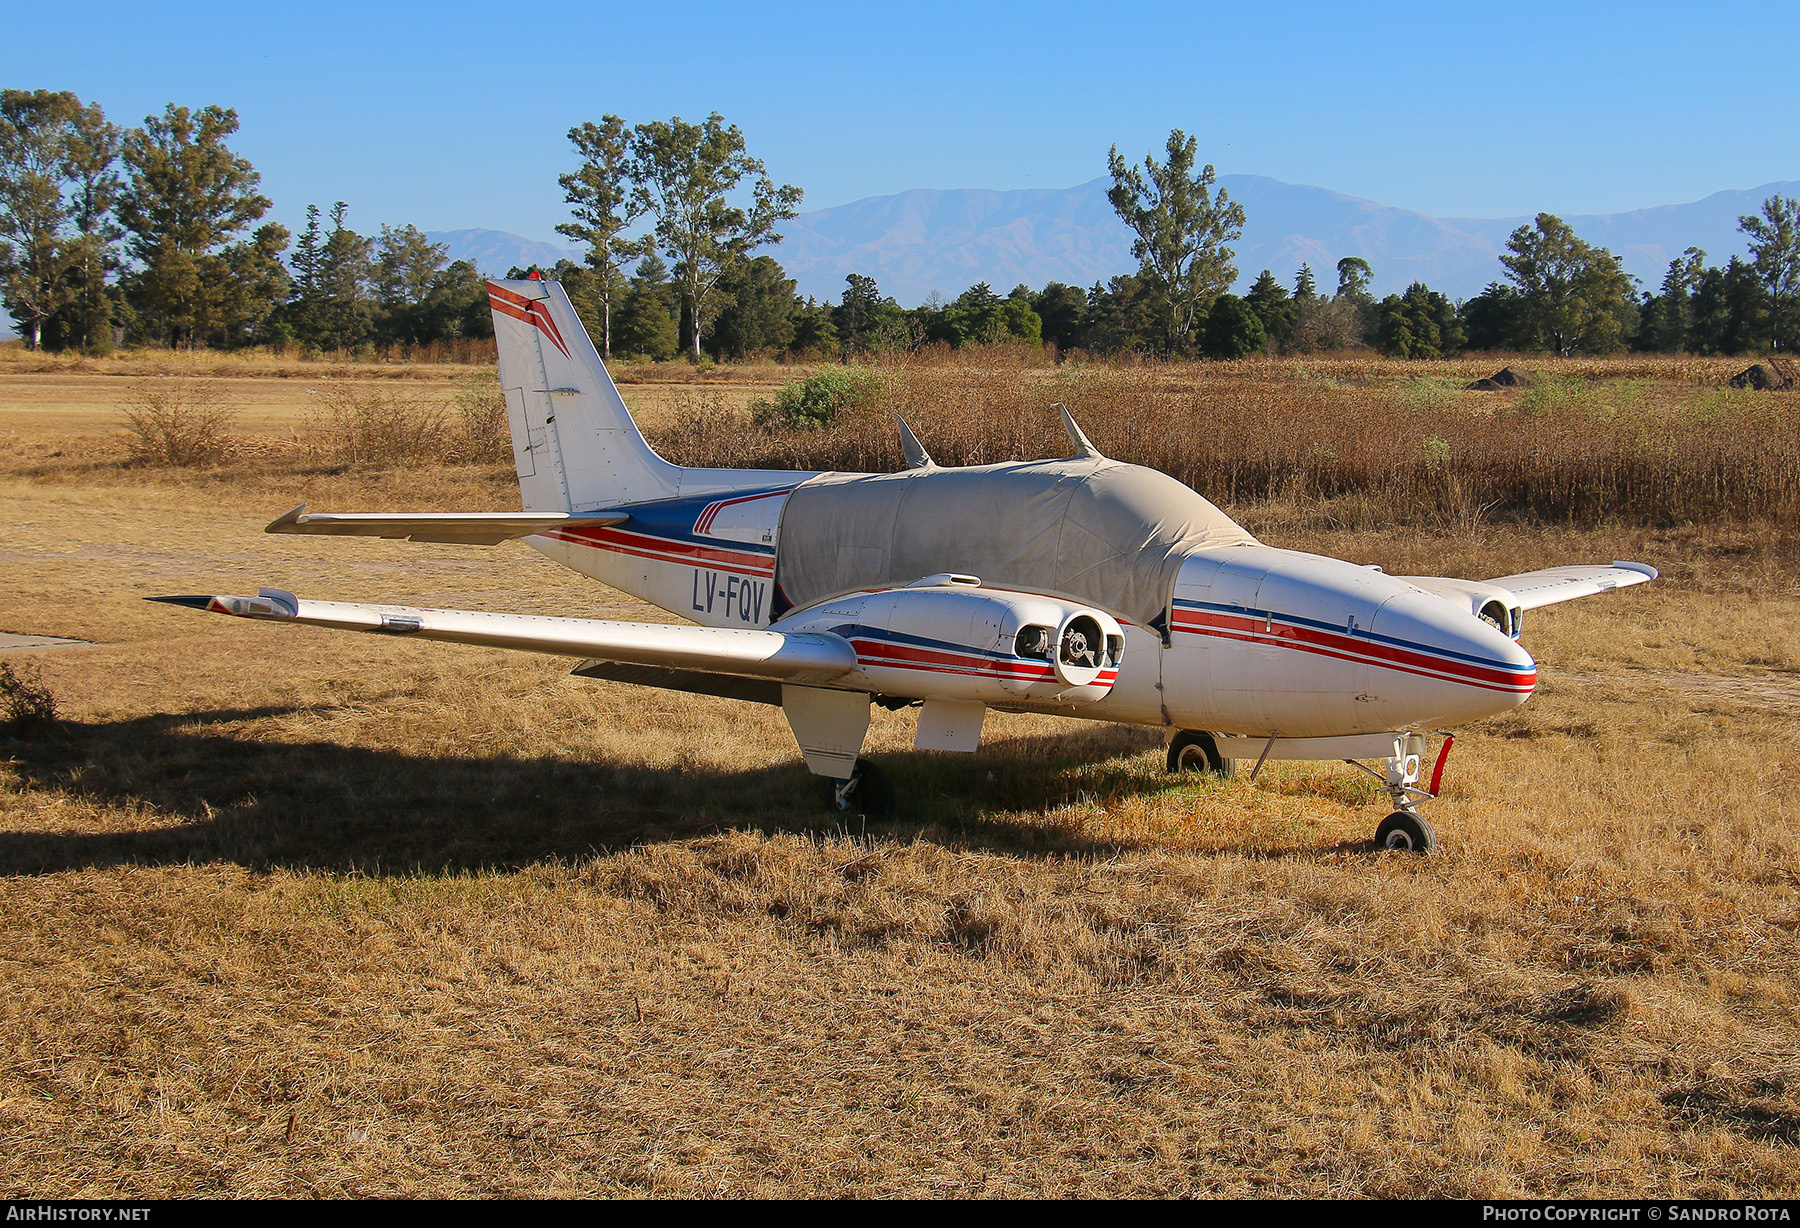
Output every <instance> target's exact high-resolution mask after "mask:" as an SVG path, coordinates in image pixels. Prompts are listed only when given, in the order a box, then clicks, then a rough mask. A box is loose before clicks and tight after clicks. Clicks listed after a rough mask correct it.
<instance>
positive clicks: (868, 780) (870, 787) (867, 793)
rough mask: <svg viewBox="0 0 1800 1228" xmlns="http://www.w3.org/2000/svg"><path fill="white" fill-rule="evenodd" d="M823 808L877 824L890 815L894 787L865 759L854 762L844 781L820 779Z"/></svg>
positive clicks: (827, 778)
mask: <svg viewBox="0 0 1800 1228" xmlns="http://www.w3.org/2000/svg"><path fill="white" fill-rule="evenodd" d="M820 781H821V783H822V784H823V785H824V786H825V804H826V806H827V807H828V808H830V809H832V810H836V811H838V812H840V813H842V814H860V815H862V816H863V817H864V818H868V819H874V820H875V821H877V822H880V821H881V820H883V819H887V818H890V817H891V816H892V815H893V813H894V786H893V784H892V783H891V782H889V780H888V777H887V773H886V772H884V771H882V770H881V769H880V768H878V767H876V766H875V765H874V764H873V763H871V762H869V760H867V759H858V760H857V761H856V767H855V769H854V770H853V771H852V772H851V773H850V778H849V779H848V780H833V779H831V778H830V777H821V778H820Z"/></svg>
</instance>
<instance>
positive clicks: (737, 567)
mask: <svg viewBox="0 0 1800 1228" xmlns="http://www.w3.org/2000/svg"><path fill="white" fill-rule="evenodd" d="M539 536H542V537H550V538H554V539H555V540H557V541H561V542H567V543H569V544H570V545H574V546H587V547H590V548H592V549H595V550H605V551H608V552H610V553H613V554H628V555H631V556H632V557H634V558H642V559H655V560H656V561H658V562H663V563H686V564H689V565H698V564H707V565H709V566H712V567H714V568H716V569H717V570H719V571H728V572H736V573H737V574H739V575H747V576H751V577H754V578H755V579H759V580H767V579H770V578H771V577H773V576H774V574H775V560H774V559H773V558H771V557H770V556H769V555H766V554H751V553H748V552H743V551H736V550H726V549H724V548H722V547H718V546H699V545H691V544H689V543H687V542H672V541H668V540H666V539H664V538H660V537H647V536H644V535H642V534H638V533H625V532H622V531H620V530H618V529H602V528H592V529H550V530H548V531H546V532H544V533H542V534H540V535H539Z"/></svg>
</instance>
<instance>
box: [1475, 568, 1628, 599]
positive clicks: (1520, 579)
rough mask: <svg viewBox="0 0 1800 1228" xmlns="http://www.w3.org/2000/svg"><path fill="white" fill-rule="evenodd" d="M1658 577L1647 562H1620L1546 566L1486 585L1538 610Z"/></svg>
mask: <svg viewBox="0 0 1800 1228" xmlns="http://www.w3.org/2000/svg"><path fill="white" fill-rule="evenodd" d="M1657 574H1658V573H1657V570H1656V568H1654V567H1651V566H1649V565H1648V564H1646V563H1627V562H1623V561H1616V562H1614V563H1613V565H1612V566H1610V567H1602V566H1598V565H1585V566H1575V567H1546V568H1544V569H1543V570H1542V571H1527V572H1522V573H1520V574H1519V575H1516V576H1501V577H1499V578H1498V579H1495V580H1485V581H1483V583H1484V584H1491V585H1493V586H1494V587H1495V588H1500V589H1505V590H1506V591H1507V592H1508V593H1511V594H1512V595H1513V597H1514V598H1515V599H1516V600H1517V601H1518V603H1519V606H1520V607H1521V608H1522V609H1526V610H1535V609H1537V608H1538V607H1539V606H1545V605H1555V604H1556V603H1557V602H1559V601H1573V600H1575V598H1577V597H1591V596H1593V595H1594V594H1595V593H1606V592H1611V591H1612V590H1613V589H1615V588H1625V587H1627V586H1629V585H1632V584H1643V583H1645V582H1646V581H1649V580H1654V579H1656V577H1657Z"/></svg>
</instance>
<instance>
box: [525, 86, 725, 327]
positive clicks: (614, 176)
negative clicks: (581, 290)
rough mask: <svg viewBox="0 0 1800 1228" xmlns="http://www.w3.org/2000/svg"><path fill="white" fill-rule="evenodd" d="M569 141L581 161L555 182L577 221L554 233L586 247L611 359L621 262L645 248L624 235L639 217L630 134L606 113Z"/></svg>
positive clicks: (642, 242) (577, 130) (642, 240)
mask: <svg viewBox="0 0 1800 1228" xmlns="http://www.w3.org/2000/svg"><path fill="white" fill-rule="evenodd" d="M734 131H735V130H734ZM569 140H570V141H571V142H572V143H573V144H574V146H575V150H576V152H577V153H579V154H580V155H581V156H582V159H583V161H582V163H581V166H580V168H579V169H578V170H575V171H573V172H571V173H570V174H567V175H562V176H559V177H558V178H557V181H556V182H557V183H559V184H560V185H562V189H563V193H564V195H563V199H564V200H566V201H568V202H569V203H570V204H571V205H573V206H575V207H574V208H573V209H572V210H571V211H570V212H572V213H573V214H574V215H575V220H574V221H573V222H564V223H562V224H561V225H560V226H558V227H557V228H556V233H557V234H560V235H567V236H568V237H569V238H571V239H579V240H580V241H581V242H583V243H586V244H587V245H588V254H587V262H588V267H589V268H590V269H592V270H593V272H594V279H593V289H592V297H593V300H594V305H595V306H596V307H597V308H598V310H599V317H600V356H601V357H602V358H611V357H612V313H613V306H614V303H615V301H616V300H617V299H618V297H619V295H620V294H621V293H622V291H623V290H624V284H625V275H624V271H623V270H624V266H626V265H628V264H630V263H631V262H632V261H633V260H636V259H637V258H638V257H640V256H642V255H643V254H644V252H645V251H647V250H649V249H648V246H647V243H648V240H647V239H645V238H643V237H639V238H630V239H628V238H624V237H622V236H623V235H624V232H625V230H626V228H627V227H629V226H630V225H631V224H632V223H633V222H635V221H636V220H637V219H638V218H639V217H641V216H642V215H643V208H642V207H641V205H640V204H639V203H637V202H636V201H635V200H634V198H633V193H632V190H631V186H630V184H631V174H630V172H631V133H630V132H628V131H627V130H626V128H625V121H624V120H622V119H620V118H619V117H618V116H617V115H604V116H601V118H600V122H599V123H598V124H594V123H585V124H581V125H579V126H578V127H574V128H571V129H569Z"/></svg>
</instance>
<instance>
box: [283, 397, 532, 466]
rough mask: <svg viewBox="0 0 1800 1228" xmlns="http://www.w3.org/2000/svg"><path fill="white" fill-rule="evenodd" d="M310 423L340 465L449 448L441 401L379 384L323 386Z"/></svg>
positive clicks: (401, 461) (399, 459)
mask: <svg viewBox="0 0 1800 1228" xmlns="http://www.w3.org/2000/svg"><path fill="white" fill-rule="evenodd" d="M504 412H505V411H504V407H502V413H504ZM313 429H314V433H315V435H316V436H317V437H318V438H319V439H320V441H321V445H322V446H321V450H323V451H324V452H326V453H327V454H329V455H330V456H332V457H333V458H334V459H335V460H337V461H338V462H339V463H340V464H344V465H411V464H420V463H423V462H426V461H438V460H443V459H445V457H446V454H448V453H452V452H454V444H455V438H454V436H453V434H452V432H451V430H450V422H449V415H448V414H447V413H446V412H445V410H444V407H443V405H441V404H439V403H438V402H436V401H430V400H426V399H424V398H421V397H416V396H411V397H409V396H403V395H401V394H400V393H398V392H394V391H391V390H386V389H380V388H358V387H356V386H354V385H349V384H340V385H338V386H337V387H335V388H328V389H326V390H325V392H323V393H322V394H320V397H319V408H318V410H317V411H315V414H314V419H313Z"/></svg>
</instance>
